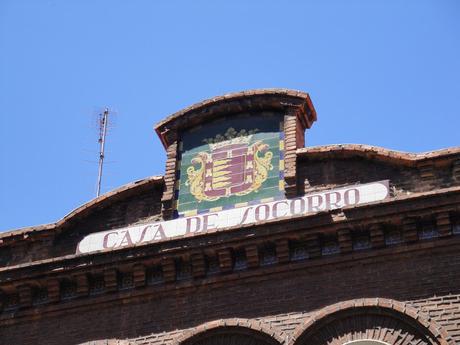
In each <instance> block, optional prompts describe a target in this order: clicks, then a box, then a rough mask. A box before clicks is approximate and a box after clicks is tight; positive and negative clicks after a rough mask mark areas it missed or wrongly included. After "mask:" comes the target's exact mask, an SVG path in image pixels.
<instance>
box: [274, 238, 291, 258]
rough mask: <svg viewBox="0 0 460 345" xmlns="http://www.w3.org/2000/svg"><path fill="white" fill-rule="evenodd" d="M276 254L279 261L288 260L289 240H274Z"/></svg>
mask: <svg viewBox="0 0 460 345" xmlns="http://www.w3.org/2000/svg"><path fill="white" fill-rule="evenodd" d="M276 256H277V258H278V262H280V263H285V262H289V241H288V240H287V239H281V240H278V241H276Z"/></svg>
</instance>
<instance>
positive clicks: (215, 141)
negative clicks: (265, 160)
mask: <svg viewBox="0 0 460 345" xmlns="http://www.w3.org/2000/svg"><path fill="white" fill-rule="evenodd" d="M258 131H259V129H257V128H255V129H251V130H249V131H247V130H245V129H242V130H240V131H239V132H238V131H236V129H235V128H233V127H230V128H229V129H227V131H226V132H225V133H224V134H223V135H222V134H217V135H216V136H215V137H214V138H207V139H203V142H205V143H207V144H209V147H210V148H211V150H216V149H218V148H221V147H224V146H227V145H232V144H248V143H249V142H250V140H251V137H252V135H253V134H255V133H257V132H258Z"/></svg>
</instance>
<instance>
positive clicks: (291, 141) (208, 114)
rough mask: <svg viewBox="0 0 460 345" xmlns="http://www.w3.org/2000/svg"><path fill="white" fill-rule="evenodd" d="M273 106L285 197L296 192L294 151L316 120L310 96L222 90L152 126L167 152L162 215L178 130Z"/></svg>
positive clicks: (168, 210)
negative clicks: (280, 130) (280, 127)
mask: <svg viewBox="0 0 460 345" xmlns="http://www.w3.org/2000/svg"><path fill="white" fill-rule="evenodd" d="M265 110H275V111H279V112H280V113H282V114H284V119H283V120H284V135H285V137H284V140H285V148H284V157H285V158H284V163H285V168H284V181H285V192H286V196H287V197H294V196H295V195H296V194H297V189H298V188H297V181H296V176H297V174H296V161H297V155H296V151H297V149H299V148H302V147H304V145H305V141H304V133H305V130H306V129H308V128H310V127H311V126H312V124H313V122H314V121H316V111H315V108H314V107H313V104H312V102H311V99H310V96H309V95H308V94H307V93H305V92H301V91H294V90H287V89H260V90H249V91H243V92H237V93H231V94H226V95H223V96H219V97H214V98H211V99H208V100H205V101H203V102H200V103H197V104H194V105H192V106H190V107H188V108H185V109H183V110H181V111H178V112H177V113H174V114H172V115H171V116H169V117H167V118H166V119H164V120H163V121H161V122H159V123H158V124H157V125H156V126H155V131H156V133H157V134H158V136H159V137H160V140H161V142H162V144H163V146H164V147H165V149H166V152H167V159H166V171H165V175H164V181H165V190H164V193H163V197H162V200H161V201H162V208H163V212H162V213H163V219H165V220H167V219H171V218H172V217H173V208H174V192H175V188H174V187H175V184H176V178H177V176H176V171H177V170H178V166H177V165H178V164H177V163H178V159H177V156H178V152H177V150H178V144H179V140H180V134H181V132H182V131H184V130H187V129H189V128H192V127H194V126H197V125H200V124H202V123H207V122H209V121H212V120H215V119H219V118H224V117H226V116H232V115H233V114H237V113H243V112H258V111H265Z"/></svg>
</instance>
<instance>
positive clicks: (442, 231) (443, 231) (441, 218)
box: [436, 212, 452, 237]
mask: <svg viewBox="0 0 460 345" xmlns="http://www.w3.org/2000/svg"><path fill="white" fill-rule="evenodd" d="M436 228H437V229H438V232H439V236H440V237H446V236H450V235H452V223H451V221H450V215H449V212H442V213H438V214H436Z"/></svg>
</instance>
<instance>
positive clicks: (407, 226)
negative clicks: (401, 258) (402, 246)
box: [402, 218, 418, 242]
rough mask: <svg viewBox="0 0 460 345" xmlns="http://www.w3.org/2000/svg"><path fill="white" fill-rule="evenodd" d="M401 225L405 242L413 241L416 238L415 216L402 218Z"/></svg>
mask: <svg viewBox="0 0 460 345" xmlns="http://www.w3.org/2000/svg"><path fill="white" fill-rule="evenodd" d="M402 226H403V236H404V241H405V242H414V241H417V240H418V235H417V222H416V220H415V218H404V219H403V225H402Z"/></svg>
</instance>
